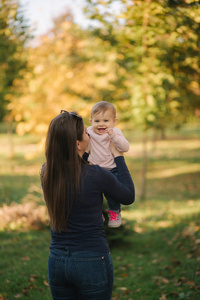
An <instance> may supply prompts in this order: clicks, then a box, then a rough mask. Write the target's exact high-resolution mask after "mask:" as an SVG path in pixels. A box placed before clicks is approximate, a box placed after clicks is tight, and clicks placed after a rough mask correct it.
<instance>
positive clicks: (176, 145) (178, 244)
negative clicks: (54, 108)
mask: <svg viewBox="0 0 200 300" xmlns="http://www.w3.org/2000/svg"><path fill="white" fill-rule="evenodd" d="M199 133H200V129H199V128H189V127H188V128H187V127H186V128H184V129H183V130H182V131H181V132H180V133H176V132H170V133H169V135H168V139H167V140H165V141H160V140H159V141H157V142H156V143H152V142H151V141H149V143H148V156H149V157H148V170H147V179H148V180H147V197H146V200H145V201H141V200H140V198H139V194H140V181H141V180H140V179H141V165H142V158H141V152H142V145H141V142H140V138H139V135H138V133H134V132H132V133H130V132H129V133H127V136H128V135H129V136H128V138H129V137H130V139H129V140H131V141H132V145H131V149H130V151H129V152H128V153H127V154H126V161H127V164H128V166H129V169H130V171H131V174H132V178H133V180H134V182H135V186H136V202H135V203H134V204H133V205H132V206H130V207H125V206H123V207H122V217H123V225H122V227H120V228H118V229H108V228H107V226H106V225H105V228H106V234H107V236H108V240H109V243H110V248H111V253H112V256H113V263H114V274H115V282H114V290H113V297H112V300H117V299H119V300H173V299H190V300H197V299H200V184H199V182H200V140H199ZM134 136H135V142H134ZM37 141H38V140H37V138H36V137H32V136H25V137H17V136H14V146H15V156H14V157H13V158H9V149H8V144H7V136H6V135H4V134H1V135H0V240H1V243H0V257H1V259H0V300H3V299H6V300H14V299H18V298H19V299H30V300H31V299H34V300H35V299H37V300H39V299H41V300H45V299H51V296H50V290H49V287H48V283H47V281H48V279H47V260H48V251H49V249H48V247H49V242H50V234H49V228H48V224H47V215H46V211H45V206H44V202H43V197H42V192H41V188H40V180H39V171H40V167H41V164H42V162H43V161H44V155H43V154H42V153H40V152H39V151H38V148H37V144H36V143H37ZM105 205H106V204H105Z"/></svg>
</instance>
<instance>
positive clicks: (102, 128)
mask: <svg viewBox="0 0 200 300" xmlns="http://www.w3.org/2000/svg"><path fill="white" fill-rule="evenodd" d="M97 129H98V131H99V133H105V130H106V129H107V128H105V127H98V128H97Z"/></svg>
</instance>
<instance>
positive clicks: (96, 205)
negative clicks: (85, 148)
mask: <svg viewBox="0 0 200 300" xmlns="http://www.w3.org/2000/svg"><path fill="white" fill-rule="evenodd" d="M115 162H116V164H117V168H118V180H117V179H116V178H115V176H113V174H111V173H110V172H109V171H107V170H105V169H104V168H101V167H99V166H98V165H84V164H83V166H82V173H81V182H82V184H81V190H80V193H79V194H78V197H77V198H76V199H75V200H74V204H73V208H72V211H71V214H70V216H69V219H68V222H67V228H68V231H67V232H62V233H56V232H54V231H53V230H52V229H51V245H50V248H51V249H53V248H65V247H69V248H70V249H71V250H72V251H97V252H109V251H110V250H109V246H108V242H107V239H106V236H105V231H104V224H103V220H102V203H103V194H105V195H107V196H110V197H112V199H114V200H115V201H117V202H120V203H121V204H124V205H129V204H132V203H133V202H134V200H135V189H134V184H133V181H132V179H131V176H130V173H129V171H128V168H127V166H126V163H125V161H124V157H123V156H118V157H116V158H115Z"/></svg>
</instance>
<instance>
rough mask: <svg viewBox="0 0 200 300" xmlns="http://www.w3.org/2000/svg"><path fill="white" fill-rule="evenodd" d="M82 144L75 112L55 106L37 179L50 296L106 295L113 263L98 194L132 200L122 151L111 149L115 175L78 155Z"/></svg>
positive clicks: (84, 137)
mask: <svg viewBox="0 0 200 300" xmlns="http://www.w3.org/2000/svg"><path fill="white" fill-rule="evenodd" d="M88 145H89V136H88V134H87V130H86V128H85V126H84V123H83V120H82V118H81V117H80V116H79V115H77V114H76V113H69V112H66V111H61V113H60V114H59V115H58V116H56V117H55V118H54V119H53V120H52V121H51V123H50V125H49V130H48V133H47V139H46V150H45V155H46V163H45V164H44V165H43V167H42V171H41V182H42V187H43V191H44V198H45V202H46V205H47V209H48V213H49V216H50V222H51V245H50V253H49V261H48V277H49V286H50V289H51V294H52V297H53V299H55V300H58V299H62V300H89V299H93V300H110V299H111V294H112V288H113V265H112V258H111V255H110V250H109V246H108V242H107V240H106V236H105V232H104V225H103V220H102V202H103V194H105V195H108V196H110V197H112V198H114V199H115V201H117V202H119V203H122V204H124V205H129V204H131V203H133V202H134V199H135V191H134V184H133V182H132V179H131V176H130V174H129V171H128V169H127V167H126V164H125V161H124V157H123V156H122V153H120V152H118V151H117V150H116V149H115V148H114V147H113V148H112V153H113V156H114V157H115V162H116V164H117V167H118V176H119V178H118V180H117V179H116V178H115V177H114V176H113V175H112V174H111V173H110V172H109V171H107V170H105V169H103V168H101V167H99V166H97V165H90V164H88V163H87V162H86V161H85V160H83V158H82V156H83V154H84V153H85V151H86V149H87V147H88Z"/></svg>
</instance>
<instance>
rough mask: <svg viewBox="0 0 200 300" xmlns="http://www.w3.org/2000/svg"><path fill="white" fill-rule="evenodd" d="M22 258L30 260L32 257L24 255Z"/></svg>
mask: <svg viewBox="0 0 200 300" xmlns="http://www.w3.org/2000/svg"><path fill="white" fill-rule="evenodd" d="M22 260H23V261H27V260H30V257H28V256H24V257H22Z"/></svg>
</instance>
